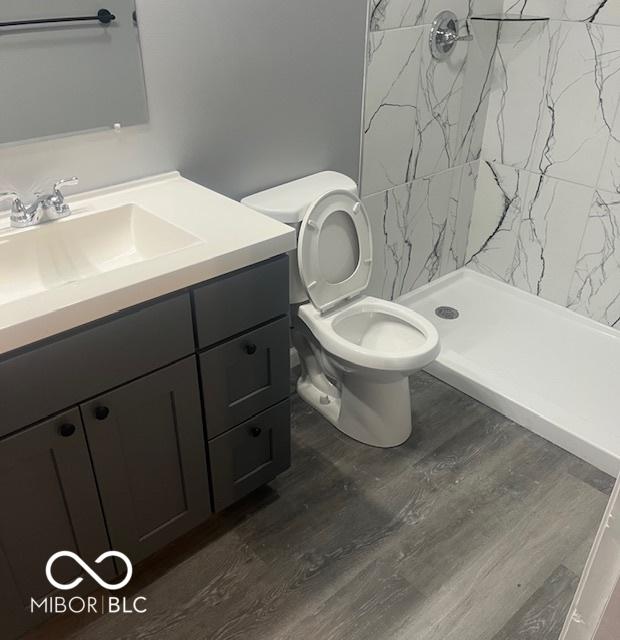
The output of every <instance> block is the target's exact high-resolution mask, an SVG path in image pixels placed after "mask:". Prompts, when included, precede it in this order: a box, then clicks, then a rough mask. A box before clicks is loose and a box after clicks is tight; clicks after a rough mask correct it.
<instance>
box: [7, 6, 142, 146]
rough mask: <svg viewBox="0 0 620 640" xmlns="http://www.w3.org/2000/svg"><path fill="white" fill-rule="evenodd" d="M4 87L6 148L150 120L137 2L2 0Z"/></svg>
mask: <svg viewBox="0 0 620 640" xmlns="http://www.w3.org/2000/svg"><path fill="white" fill-rule="evenodd" d="M0 90H1V92H2V101H1V102H0V105H1V106H0V109H1V114H0V144H2V143H7V142H17V141H21V140H29V139H33V138H43V137H48V136H57V135H62V134H68V133H74V132H80V131H88V130H92V129H99V128H103V127H112V126H113V125H114V124H116V123H119V124H121V125H122V126H127V125H134V124H140V123H144V122H146V121H147V120H148V111H147V100H146V88H145V84H144V74H143V70H142V57H141V54H140V38H139V33H138V25H137V16H136V12H135V2H134V0H99V1H94V0H53V1H52V2H50V0H2V2H0Z"/></svg>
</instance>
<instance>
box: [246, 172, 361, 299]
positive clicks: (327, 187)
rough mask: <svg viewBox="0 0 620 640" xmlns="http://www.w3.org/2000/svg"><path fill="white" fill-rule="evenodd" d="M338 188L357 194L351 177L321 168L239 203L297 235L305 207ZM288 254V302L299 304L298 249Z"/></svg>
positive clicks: (301, 290)
mask: <svg viewBox="0 0 620 640" xmlns="http://www.w3.org/2000/svg"><path fill="white" fill-rule="evenodd" d="M338 190H345V191H349V192H350V193H352V194H354V195H358V193H357V184H355V181H353V180H351V178H349V177H348V176H345V175H343V174H342V173H336V172H335V171H323V172H321V173H315V174H314V175H311V176H307V177H306V178H301V179H300V180H294V181H293V182H287V183H286V184H282V185H280V186H278V187H273V188H272V189H267V190H266V191H260V192H259V193H255V194H254V195H251V196H247V197H246V198H243V200H241V202H242V203H243V204H244V205H245V206H246V207H250V209H254V210H255V211H259V212H260V213H262V214H264V215H266V216H269V217H270V218H273V219H274V220H278V221H279V222H283V223H284V224H287V225H289V226H291V227H294V229H295V232H296V233H297V234H298V235H299V227H300V226H301V221H302V220H303V219H304V216H305V215H306V211H307V210H308V207H309V206H310V205H311V204H312V203H313V202H314V201H315V200H317V199H318V198H320V197H321V196H324V195H326V194H327V193H331V192H332V191H338ZM289 257H290V272H289V291H290V300H291V304H300V303H302V302H306V301H307V300H308V294H307V293H306V288H305V287H304V285H303V282H302V281H301V277H300V275H299V267H298V265H297V250H293V251H289Z"/></svg>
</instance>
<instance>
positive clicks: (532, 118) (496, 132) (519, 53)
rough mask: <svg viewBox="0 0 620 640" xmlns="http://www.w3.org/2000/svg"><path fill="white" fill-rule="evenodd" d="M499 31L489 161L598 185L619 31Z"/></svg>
mask: <svg viewBox="0 0 620 640" xmlns="http://www.w3.org/2000/svg"><path fill="white" fill-rule="evenodd" d="M502 29H503V34H504V36H505V37H502V38H501V39H500V40H501V42H500V45H499V47H498V52H497V55H496V64H495V68H496V79H495V85H494V89H493V92H492V96H491V103H490V106H489V118H488V120H487V129H486V132H485V141H484V156H485V158H487V159H489V160H492V161H494V162H499V163H501V164H504V165H509V166H513V167H515V168H517V169H526V170H528V171H534V172H538V173H541V174H545V175H549V176H552V177H556V178H560V179H564V180H570V181H573V182H578V183H581V184H584V185H587V186H595V185H596V182H597V179H598V177H599V174H600V171H601V168H602V165H603V160H604V156H605V149H606V147H607V142H608V139H609V136H610V132H611V126H612V123H613V120H614V116H615V112H616V108H617V96H618V95H619V86H618V83H619V80H618V78H619V76H620V73H619V72H620V56H618V46H617V43H618V34H617V33H616V30H615V28H613V27H602V26H597V25H592V24H589V23H588V24H584V23H579V22H561V21H552V22H550V23H525V24H523V25H522V24H510V25H506V26H504V27H502Z"/></svg>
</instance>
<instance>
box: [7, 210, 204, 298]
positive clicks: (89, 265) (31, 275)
mask: <svg viewBox="0 0 620 640" xmlns="http://www.w3.org/2000/svg"><path fill="white" fill-rule="evenodd" d="M199 242H200V240H199V238H197V237H196V236H194V235H192V234H190V233H187V232H186V231H184V230H182V229H180V228H179V227H177V226H175V225H174V224H171V223H169V222H166V221H165V220H162V219H161V218H159V217H157V216H155V215H153V214H151V213H149V212H148V211H146V210H144V209H142V208H140V207H139V206H137V205H134V204H127V205H123V206H120V207H117V208H114V209H109V210H107V211H100V212H97V213H92V214H88V215H80V216H75V217H68V218H65V219H63V220H59V221H56V222H51V223H45V224H42V225H39V226H36V227H31V228H29V229H26V230H24V231H20V232H16V233H10V234H7V235H6V236H0V273H2V278H0V304H5V303H7V302H11V301H13V300H18V299H21V298H26V297H29V296H32V295H35V294H37V293H41V292H42V291H47V290H49V289H54V288H57V287H62V286H64V285H67V284H70V283H73V282H79V281H82V280H85V279H87V278H91V277H93V276H96V275H99V274H101V273H106V272H109V271H114V270H117V269H122V268H123V267H127V266H129V265H132V264H136V263H140V262H145V261H147V260H152V259H154V258H158V257H161V256H164V255H167V254H170V253H173V252H175V251H179V250H181V249H185V248H187V247H189V246H191V245H194V244H197V243H199Z"/></svg>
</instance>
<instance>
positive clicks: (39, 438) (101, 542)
mask: <svg viewBox="0 0 620 640" xmlns="http://www.w3.org/2000/svg"><path fill="white" fill-rule="evenodd" d="M0 514H1V515H0V587H1V588H0V593H1V594H2V597H1V598H0V619H1V620H2V633H3V634H6V636H5V637H11V636H15V635H17V634H18V633H20V632H22V631H24V630H25V629H27V628H29V627H32V626H34V625H35V624H36V623H37V622H39V621H40V620H41V618H42V617H44V614H43V612H38V611H36V612H35V613H30V598H31V597H32V598H35V599H36V600H41V599H42V598H44V597H46V596H52V595H55V593H56V591H55V590H54V589H53V587H52V586H51V585H50V583H49V582H48V581H47V578H46V576H45V565H46V563H47V561H48V559H49V558H50V556H51V555H52V554H54V553H56V552H57V551H73V552H74V553H77V554H78V555H79V556H80V557H81V558H82V559H83V560H84V562H86V564H88V565H90V566H91V567H93V568H95V569H96V571H97V573H98V574H100V575H101V576H102V577H107V578H111V577H112V576H113V575H114V573H115V569H114V565H113V563H112V562H111V561H107V562H106V563H103V565H100V566H97V565H95V564H94V561H95V560H96V559H97V557H98V556H99V555H100V554H102V553H104V552H105V551H108V550H109V544H108V537H107V534H106V530H105V524H104V521H103V515H102V513H101V507H100V504H99V496H98V495H97V487H96V484H95V478H94V475H93V470H92V467H91V463H90V458H89V455H88V448H87V446H86V440H85V438H84V430H83V427H82V423H81V420H80V414H79V411H78V410H77V409H73V410H71V411H68V412H66V413H64V414H62V415H60V416H58V417H55V418H53V419H51V420H48V421H46V422H43V423H40V424H38V425H36V426H33V427H31V428H28V429H26V430H24V431H21V432H20V433H18V434H16V435H13V436H10V437H7V438H5V439H4V440H2V441H0ZM82 573H83V572H82V571H81V570H80V568H79V567H78V566H77V565H76V564H75V563H74V562H73V561H71V560H66V561H65V559H59V560H58V561H57V562H56V563H55V564H54V577H55V578H56V579H57V580H59V581H60V582H71V581H72V580H73V579H75V578H76V577H78V576H79V575H82ZM95 586H96V585H95V584H94V583H93V582H92V581H91V580H90V579H88V580H84V582H83V583H82V584H81V585H80V586H79V587H77V588H76V589H73V590H71V591H70V592H68V593H70V594H71V595H72V596H74V595H80V594H83V593H85V592H87V591H88V590H89V589H93V588H95ZM63 593H64V592H63Z"/></svg>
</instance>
